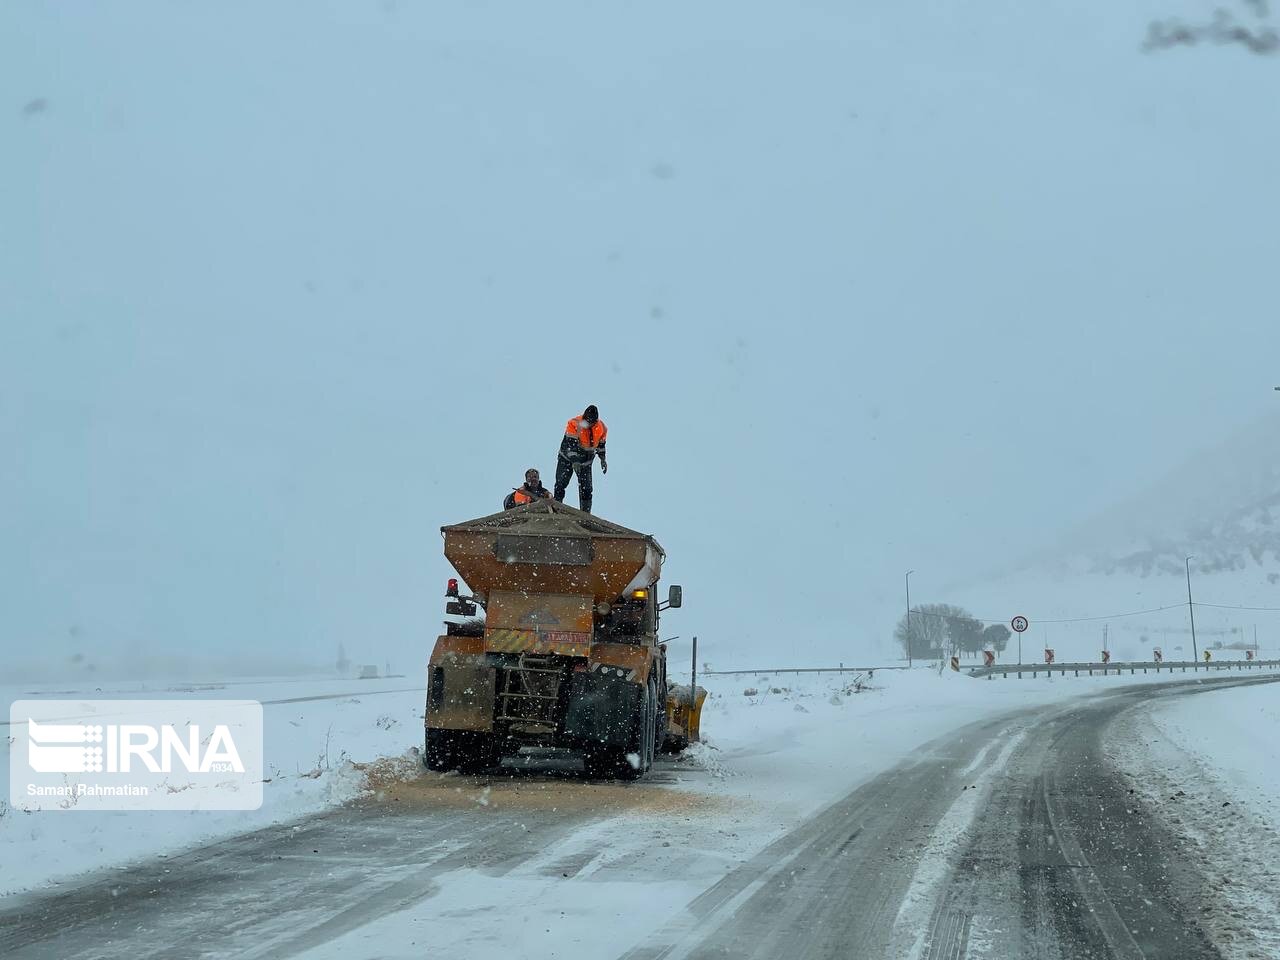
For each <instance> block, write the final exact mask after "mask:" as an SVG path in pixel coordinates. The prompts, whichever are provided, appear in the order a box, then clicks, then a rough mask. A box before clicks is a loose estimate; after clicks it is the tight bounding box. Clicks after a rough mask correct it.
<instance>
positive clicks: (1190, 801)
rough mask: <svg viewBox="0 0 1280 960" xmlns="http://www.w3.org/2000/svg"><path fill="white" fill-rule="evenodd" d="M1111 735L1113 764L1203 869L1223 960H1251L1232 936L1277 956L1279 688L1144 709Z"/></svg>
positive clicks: (1279, 892) (1279, 911) (1223, 693)
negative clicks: (1215, 906)
mask: <svg viewBox="0 0 1280 960" xmlns="http://www.w3.org/2000/svg"><path fill="white" fill-rule="evenodd" d="M1115 731H1116V733H1117V735H1118V740H1117V742H1116V743H1114V744H1112V745H1111V748H1112V753H1113V755H1114V757H1115V759H1116V761H1117V762H1118V763H1119V764H1120V766H1121V767H1122V769H1124V770H1125V771H1126V772H1127V773H1128V774H1129V775H1130V777H1131V779H1132V780H1133V782H1134V785H1135V789H1137V790H1138V791H1139V792H1140V793H1141V794H1142V795H1143V796H1144V798H1145V799H1146V800H1147V802H1148V803H1150V804H1151V805H1153V806H1155V807H1157V808H1158V809H1160V810H1161V811H1162V812H1163V813H1164V815H1165V818H1166V819H1167V821H1168V823H1169V824H1170V825H1171V826H1172V828H1173V829H1174V830H1175V831H1176V832H1177V833H1179V834H1181V835H1182V836H1184V837H1185V838H1186V840H1187V842H1188V845H1189V849H1188V856H1190V857H1193V858H1195V860H1197V861H1199V862H1200V863H1201V864H1202V867H1203V872H1204V874H1205V876H1207V877H1208V882H1209V884H1210V887H1211V890H1210V893H1211V896H1210V897H1209V899H1210V901H1211V902H1214V903H1216V904H1218V909H1216V910H1212V911H1211V912H1208V913H1207V915H1206V916H1205V917H1204V918H1203V922H1204V923H1206V924H1207V925H1209V926H1210V928H1211V929H1213V931H1214V934H1215V936H1214V942H1215V943H1217V944H1220V945H1222V949H1223V951H1224V956H1227V957H1229V958H1234V957H1237V956H1238V957H1241V958H1248V957H1255V956H1258V954H1256V953H1248V952H1246V951H1245V950H1244V949H1243V948H1239V949H1235V947H1234V944H1235V943H1236V941H1237V940H1242V941H1243V942H1252V941H1254V940H1256V942H1259V943H1262V944H1265V945H1266V947H1267V949H1268V952H1267V953H1266V954H1265V955H1266V956H1269V957H1276V956H1280V684H1276V685H1271V684H1266V685H1261V686H1256V687H1248V688H1236V689H1232V690H1220V691H1214V692H1212V693H1204V694H1200V695H1199V696H1195V697H1185V698H1178V699H1176V700H1174V701H1172V702H1170V703H1161V704H1153V705H1150V706H1147V707H1143V708H1141V709H1139V710H1136V711H1133V712H1132V713H1131V714H1130V715H1129V716H1128V717H1127V718H1126V721H1125V722H1123V723H1121V724H1118V725H1117V726H1116V728H1115ZM1242 929H1247V930H1248V931H1250V932H1251V933H1252V937H1248V938H1241V937H1240V936H1239V934H1240V933H1241V931H1242Z"/></svg>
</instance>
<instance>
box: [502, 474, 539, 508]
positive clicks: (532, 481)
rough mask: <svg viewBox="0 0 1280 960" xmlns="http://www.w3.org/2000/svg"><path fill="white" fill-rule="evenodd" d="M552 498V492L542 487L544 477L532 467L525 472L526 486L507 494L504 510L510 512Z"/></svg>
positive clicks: (503, 504)
mask: <svg viewBox="0 0 1280 960" xmlns="http://www.w3.org/2000/svg"><path fill="white" fill-rule="evenodd" d="M550 496H551V491H550V490H548V489H547V488H546V487H544V486H543V485H542V476H541V475H540V474H539V473H538V471H537V469H536V468H534V467H530V468H529V469H528V470H526V471H525V472H524V485H523V486H520V487H516V488H515V489H514V490H512V491H511V492H510V493H508V494H507V499H505V500H503V501H502V509H503V510H510V509H511V508H512V507H518V506H520V505H521V504H522V503H532V502H533V501H534V500H546V499H547V498H549V497H550Z"/></svg>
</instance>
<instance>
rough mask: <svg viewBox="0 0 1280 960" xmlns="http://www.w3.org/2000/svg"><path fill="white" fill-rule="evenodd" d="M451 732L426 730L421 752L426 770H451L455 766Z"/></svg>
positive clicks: (455, 759)
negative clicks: (425, 739)
mask: <svg viewBox="0 0 1280 960" xmlns="http://www.w3.org/2000/svg"><path fill="white" fill-rule="evenodd" d="M454 746H455V744H454V741H453V735H452V731H449V730H431V729H428V730H427V742H426V744H425V748H426V749H424V750H423V751H422V762H423V764H424V765H425V766H426V768H427V769H428V770H440V771H443V770H452V769H453V768H454V767H455V766H457V758H456V754H455V751H454Z"/></svg>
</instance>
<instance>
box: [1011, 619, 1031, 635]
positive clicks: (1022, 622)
mask: <svg viewBox="0 0 1280 960" xmlns="http://www.w3.org/2000/svg"><path fill="white" fill-rule="evenodd" d="M1009 626H1011V627H1013V629H1014V632H1015V633H1023V632H1024V631H1025V630H1026V629H1027V627H1028V626H1030V624H1028V623H1027V618H1026V617H1014V618H1013V622H1012V623H1011V624H1009Z"/></svg>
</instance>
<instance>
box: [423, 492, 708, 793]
mask: <svg viewBox="0 0 1280 960" xmlns="http://www.w3.org/2000/svg"><path fill="white" fill-rule="evenodd" d="M441 533H442V535H443V537H444V554H445V558H446V559H447V560H448V561H449V563H450V564H451V565H452V566H453V568H454V570H456V571H457V573H458V576H459V577H460V578H461V580H462V584H463V585H464V586H465V587H466V588H467V590H469V591H470V592H469V593H468V592H465V591H464V590H463V589H462V587H460V585H459V582H458V580H457V579H450V580H449V584H448V588H447V590H446V596H447V603H446V607H445V612H446V614H447V615H449V616H451V617H458V618H462V619H460V620H446V621H445V633H444V635H443V636H441V637H439V638H438V639H437V640H436V644H435V648H434V650H433V651H432V653H431V660H430V663H429V665H428V667H427V704H426V749H425V753H424V762H425V764H426V766H427V767H428V768H429V769H432V770H461V771H464V772H476V771H481V770H485V769H489V768H493V767H496V766H498V765H499V764H500V763H501V761H502V758H503V757H504V756H514V755H515V754H517V753H519V752H520V751H521V750H522V749H524V748H526V747H542V748H546V747H553V748H561V749H567V750H572V751H575V752H577V753H579V754H580V755H581V757H582V760H583V766H584V769H585V770H586V772H587V774H588V775H589V776H593V777H607V778H619V779H628V780H630V779H636V778H638V777H641V776H643V775H644V774H645V772H646V771H647V770H648V769H649V768H650V766H651V765H652V763H653V759H654V756H655V755H656V754H657V752H658V751H660V750H663V749H668V750H680V749H683V748H684V747H685V746H687V745H688V743H689V742H690V741H691V740H696V739H697V738H698V721H699V716H700V714H701V709H702V703H703V699H704V698H705V696H706V691H705V690H702V689H700V688H699V689H697V690H692V689H690V688H689V687H687V686H686V687H677V686H675V685H674V684H670V683H669V682H668V678H667V655H666V647H665V645H664V644H662V643H661V642H660V641H659V639H658V637H659V634H658V620H659V616H660V614H661V612H662V611H663V610H666V609H668V608H675V607H679V606H680V604H681V600H682V596H681V589H680V587H678V586H672V587H670V589H669V591H668V593H667V596H666V599H665V600H664V601H662V602H659V600H658V581H659V579H660V577H661V574H662V563H663V560H664V559H665V557H666V554H665V553H663V550H662V547H661V546H660V545H659V544H658V541H657V540H655V539H654V538H653V537H651V536H649V535H647V534H643V533H638V532H636V531H635V530H629V529H627V528H626V527H622V526H619V525H617V524H614V523H609V522H608V521H606V520H602V519H601V518H599V517H597V516H593V515H592V514H589V513H584V512H583V511H581V510H577V509H575V508H573V507H570V506H567V505H566V504H563V503H558V502H556V501H553V500H537V501H534V502H532V503H528V504H524V505H522V506H518V507H515V508H514V509H511V510H504V511H503V512H502V513H495V514H493V515H492V516H488V517H481V518H479V519H477V520H471V521H468V522H466V523H458V524H454V525H452V526H446V527H442V528H441ZM479 610H483V612H484V616H483V617H480V616H478V613H479Z"/></svg>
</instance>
